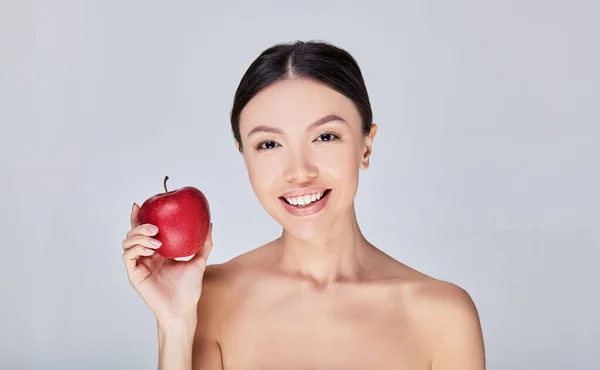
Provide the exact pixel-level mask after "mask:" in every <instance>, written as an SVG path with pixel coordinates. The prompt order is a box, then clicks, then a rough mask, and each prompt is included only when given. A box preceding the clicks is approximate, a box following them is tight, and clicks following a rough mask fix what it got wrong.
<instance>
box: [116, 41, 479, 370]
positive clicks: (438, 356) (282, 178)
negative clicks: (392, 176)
mask: <svg viewBox="0 0 600 370" xmlns="http://www.w3.org/2000/svg"><path fill="white" fill-rule="evenodd" d="M231 127H232V131H233V135H234V138H235V142H236V145H237V148H238V150H239V152H240V154H241V155H242V156H243V159H244V163H245V166H246V169H247V171H248V176H249V178H250V183H251V186H252V188H253V190H254V193H255V194H256V196H257V198H258V199H259V201H260V203H261V204H262V206H263V207H264V208H265V210H266V211H267V212H268V213H269V214H270V215H271V216H272V217H273V218H274V219H275V220H276V221H277V222H278V223H279V224H280V225H281V227H282V232H281V236H279V237H278V238H276V239H275V240H273V241H271V242H269V243H267V244H265V245H263V246H260V247H258V248H254V249H252V250H250V251H249V252H247V253H245V254H242V255H240V256H238V257H236V258H234V259H232V260H230V261H228V262H226V263H223V264H219V265H209V266H206V259H207V258H208V253H209V252H210V249H211V248H212V239H211V238H210V237H209V238H208V240H207V248H205V251H206V252H205V253H203V254H202V255H201V256H197V257H194V258H193V259H192V260H190V261H188V262H173V263H172V261H168V262H166V263H154V264H152V266H158V267H156V268H157V269H159V270H157V271H154V273H153V274H150V275H149V277H148V278H144V279H139V280H141V281H140V282H137V283H135V284H134V287H136V289H137V290H138V292H140V294H141V295H142V297H144V300H145V301H146V302H147V303H148V305H149V306H150V308H151V309H152V311H153V312H154V313H155V316H156V318H157V321H158V328H159V351H160V352H159V359H160V362H159V367H160V368H161V369H166V368H169V369H192V368H193V369H292V370H293V369H307V368H318V369H351V368H352V369H436V370H438V369H443V370H454V369H461V370H481V369H484V368H485V361H484V348H483V338H482V334H481V327H480V324H479V318H478V314H477V310H476V308H475V306H474V304H473V301H472V300H471V298H470V296H469V294H468V293H467V292H466V291H464V290H463V289H462V288H460V287H458V286H456V285H453V284H451V283H448V282H444V281H441V280H437V279H435V278H432V277H430V276H427V275H425V274H423V273H421V272H418V271H416V270H414V269H412V268H410V267H409V266H407V265H405V264H403V263H401V262H399V261H396V260H395V259H393V258H392V257H390V256H389V255H387V254H386V253H384V252H383V251H382V250H381V249H379V248H378V247H376V246H374V245H373V244H371V243H370V242H369V241H368V240H367V239H366V237H365V236H364V235H363V233H362V232H361V230H360V227H359V225H358V223H357V217H356V214H355V208H354V198H355V195H356V192H357V188H358V178H359V172H360V170H367V169H368V167H369V159H370V157H371V153H372V150H373V141H374V138H375V135H376V133H377V125H375V124H374V123H373V122H372V112H371V104H370V102H369V97H368V94H367V89H366V87H365V83H364V81H363V78H362V75H361V72H360V69H359V67H358V65H357V63H356V61H355V60H354V58H353V57H352V56H351V55H350V54H349V53H347V52H346V51H344V50H342V49H340V48H338V47H336V46H333V45H331V44H328V43H324V42H295V43H290V44H279V45H275V46H273V47H271V48H269V49H267V50H265V51H264V52H263V53H262V54H261V55H260V56H259V57H258V58H257V59H256V60H255V61H254V62H253V63H252V64H251V66H250V67H249V69H248V70H247V71H246V73H245V75H244V76H243V78H242V80H241V82H240V85H239V87H238V89H237V91H236V94H235V98H234V104H233V108H232V111H231ZM138 210H139V209H138V208H136V207H134V210H133V211H132V230H131V231H130V234H129V235H128V239H126V241H125V242H124V247H125V249H126V254H127V258H129V260H130V261H131V260H133V259H136V260H137V259H138V258H141V259H143V258H153V259H154V260H157V259H160V256H157V255H156V254H154V255H153V256H152V257H147V256H148V255H147V254H146V255H144V254H143V253H145V252H143V249H141V248H140V249H139V252H136V251H138V249H136V248H138V246H139V245H144V246H146V247H149V246H151V243H150V241H151V239H152V238H151V236H152V235H153V234H152V233H150V232H148V231H147V229H145V228H144V225H139V224H138V223H136V220H137V219H136V217H137V212H138ZM146 226H147V225H146ZM127 251H130V252H127ZM144 256H146V257H144ZM128 266H129V267H128V268H129V270H128V272H129V273H130V276H132V275H134V274H135V267H134V266H133V264H131V263H130V264H129V265H128Z"/></svg>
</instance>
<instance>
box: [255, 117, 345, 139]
mask: <svg viewBox="0 0 600 370" xmlns="http://www.w3.org/2000/svg"><path fill="white" fill-rule="evenodd" d="M332 121H340V122H343V123H344V124H346V125H348V122H347V121H346V120H345V119H343V118H342V117H340V116H338V115H337V114H328V115H326V116H325V117H322V118H319V119H318V120H316V121H315V122H313V123H311V124H310V125H309V126H308V128H307V129H306V131H310V130H314V129H316V128H318V127H320V126H323V125H324V124H326V123H329V122H332ZM258 132H267V133H271V134H278V135H285V133H284V132H283V131H282V130H281V129H279V128H276V127H271V126H265V125H259V126H256V127H254V128H253V129H252V130H250V132H249V133H248V135H247V136H246V137H248V136H250V135H252V134H255V133H258Z"/></svg>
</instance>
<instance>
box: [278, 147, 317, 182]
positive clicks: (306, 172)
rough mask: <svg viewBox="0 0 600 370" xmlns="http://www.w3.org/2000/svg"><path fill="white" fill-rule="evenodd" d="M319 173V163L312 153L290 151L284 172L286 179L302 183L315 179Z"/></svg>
mask: <svg viewBox="0 0 600 370" xmlns="http://www.w3.org/2000/svg"><path fill="white" fill-rule="evenodd" d="M318 174H319V171H318V168H317V165H316V164H315V163H314V160H313V158H312V156H311V155H310V153H307V152H304V151H303V152H297V153H290V155H289V157H288V164H287V167H286V170H285V174H284V176H285V179H286V181H288V182H290V183H297V184H302V183H306V182H308V181H310V180H312V179H314V178H315V177H317V175H318Z"/></svg>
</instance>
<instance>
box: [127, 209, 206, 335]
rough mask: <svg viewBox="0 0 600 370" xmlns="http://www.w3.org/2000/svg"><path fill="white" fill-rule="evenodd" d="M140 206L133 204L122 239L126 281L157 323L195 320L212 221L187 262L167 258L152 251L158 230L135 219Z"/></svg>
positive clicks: (155, 246) (154, 247)
mask: <svg viewBox="0 0 600 370" xmlns="http://www.w3.org/2000/svg"><path fill="white" fill-rule="evenodd" d="M139 211H140V207H139V206H138V205H137V204H134V205H133V208H132V210H131V216H130V221H131V229H130V231H129V232H128V233H127V237H126V239H125V240H123V250H124V253H123V258H124V260H125V266H126V268H127V275H128V277H129V282H130V283H131V285H132V286H133V288H134V289H135V290H136V291H137V292H138V293H139V295H140V296H141V297H142V299H143V300H144V302H146V304H147V305H148V306H149V307H150V309H151V310H152V312H153V313H154V316H155V317H156V320H157V321H158V322H159V324H165V325H166V324H167V323H169V322H171V321H177V322H182V321H184V322H185V321H190V322H195V320H196V310H197V306H198V300H199V299H200V295H201V294H202V278H203V276H204V271H205V270H206V262H207V259H208V255H209V254H210V251H211V250H212V223H211V225H210V227H209V230H208V235H207V238H206V242H205V243H204V246H203V247H202V249H201V250H200V251H199V252H198V253H196V254H195V255H194V257H192V259H190V260H189V261H176V260H172V259H167V258H165V257H163V256H161V255H160V254H158V253H156V251H155V249H156V248H158V247H159V246H160V245H155V244H153V243H152V242H153V241H154V242H157V243H159V244H160V242H158V240H156V239H154V238H152V236H153V235H156V234H157V233H158V229H152V226H154V225H149V224H143V225H141V224H140V223H139V222H138V214H139Z"/></svg>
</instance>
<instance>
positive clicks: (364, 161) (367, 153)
mask: <svg viewBox="0 0 600 370" xmlns="http://www.w3.org/2000/svg"><path fill="white" fill-rule="evenodd" d="M377 129H378V127H377V125H376V124H375V123H372V124H371V130H370V131H369V134H368V135H367V136H365V139H364V140H365V149H364V151H363V154H362V158H361V159H360V168H361V169H362V170H366V169H367V168H369V159H370V157H371V153H372V151H373V140H375V135H377Z"/></svg>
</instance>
